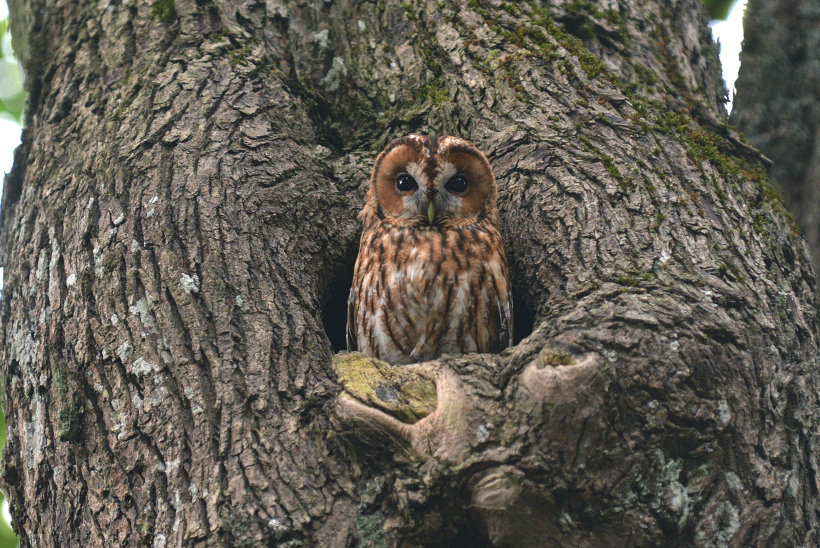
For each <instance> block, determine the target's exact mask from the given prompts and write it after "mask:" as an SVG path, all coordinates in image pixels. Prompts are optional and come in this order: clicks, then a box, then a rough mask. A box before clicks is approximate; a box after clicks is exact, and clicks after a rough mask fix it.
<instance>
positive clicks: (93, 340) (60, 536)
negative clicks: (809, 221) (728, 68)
mask: <svg viewBox="0 0 820 548" xmlns="http://www.w3.org/2000/svg"><path fill="white" fill-rule="evenodd" d="M12 23H13V25H14V31H15V34H16V38H15V40H16V41H17V44H18V50H19V51H20V54H21V57H22V59H23V62H24V65H25V68H26V71H27V88H28V93H29V107H28V108H29V111H28V115H27V126H26V130H25V132H24V138H23V145H22V147H21V149H20V150H19V152H18V157H17V161H16V164H15V168H14V171H13V172H12V174H11V175H10V176H9V177H8V178H7V179H6V182H5V192H4V203H3V207H2V226H1V227H0V245H1V246H2V256H1V257H0V259H2V263H3V265H4V267H5V286H4V289H3V301H2V331H1V332H0V333H1V334H0V337H1V338H0V342H2V348H3V359H2V367H3V370H2V371H3V381H4V387H5V392H6V399H5V410H6V413H7V420H8V424H9V435H8V441H7V445H6V448H5V450H4V467H5V470H4V474H3V476H4V482H5V489H6V492H7V493H8V495H9V498H10V500H11V504H12V513H13V517H14V525H15V528H16V530H18V531H19V532H20V534H21V536H22V538H23V542H24V543H25V544H29V545H53V544H59V545H82V546H104V545H145V544H148V545H153V546H155V547H161V546H168V545H181V544H184V545H214V544H220V543H225V544H230V545H234V546H251V545H264V544H268V545H276V546H297V545H321V546H348V545H351V544H353V545H356V544H358V545H363V546H397V545H419V544H421V545H443V544H455V545H459V544H461V545H471V546H480V545H489V544H496V545H509V546H526V545H532V546H545V545H573V546H598V545H602V544H604V543H608V544H611V545H638V546H645V545H676V544H680V545H689V544H692V543H695V544H700V545H716V546H726V545H758V544H767V543H776V544H777V543H783V544H804V545H811V544H814V543H816V542H817V527H818V517H819V515H818V497H817V494H818V493H817V491H818V483H817V482H818V480H817V477H818V457H817V455H818V439H819V438H818V436H817V431H818V419H819V418H820V417H818V396H817V392H816V390H815V389H814V387H816V386H817V385H818V381H820V379H819V378H818V375H817V355H818V348H817V344H818V340H817V321H816V307H815V303H814V300H813V299H814V276H813V273H812V271H811V268H810V266H809V262H808V260H807V257H806V250H805V246H804V244H803V242H802V240H801V238H800V237H799V235H798V234H797V232H796V230H795V229H794V227H792V226H791V225H790V224H789V222H788V221H787V220H786V219H785V218H784V215H783V208H782V205H781V204H780V203H779V201H778V200H777V198H776V196H775V195H774V194H775V193H773V192H772V191H771V188H770V187H769V186H768V184H767V182H766V175H765V169H764V168H763V167H762V165H761V163H760V157H759V154H758V153H757V152H756V151H755V150H754V149H752V148H750V147H749V146H747V145H744V144H743V143H742V142H741V141H740V140H739V139H738V138H737V136H736V135H735V134H734V133H733V132H732V131H731V130H730V129H727V128H726V126H725V124H724V119H723V118H724V117H723V115H722V105H721V98H722V90H721V88H720V86H719V82H720V78H719V75H718V72H717V60H716V56H715V51H714V49H715V48H714V46H713V45H712V44H711V42H710V41H709V35H708V30H707V28H706V25H705V20H704V17H703V15H702V13H701V8H700V5H699V2H698V1H697V0H678V1H673V2H656V1H650V0H645V1H643V2H641V3H640V5H639V6H636V5H634V3H633V2H626V1H620V0H619V1H617V2H603V1H601V2H572V3H566V2H559V1H557V0H555V1H553V2H542V3H536V2H532V3H508V2H496V1H486V2H485V1H475V0H470V1H468V2H466V4H461V3H459V4H451V3H445V2H433V1H423V0H417V1H415V2H409V3H407V2H406V3H399V2H396V1H389V0H379V1H378V2H355V1H345V0H342V1H339V2H324V1H318V0H316V1H310V2H300V3H296V2H282V1H277V0H266V1H264V2H263V1H259V0H231V1H228V2H219V3H215V2H207V1H195V0H158V1H155V2H117V1H113V0H111V1H109V0H100V1H98V2H68V1H57V2H53V1H46V0H29V1H24V0H17V1H15V2H12ZM410 132H424V133H427V132H435V133H441V134H454V135H461V136H463V137H466V138H468V139H469V140H470V141H472V142H474V143H476V145H477V146H479V147H480V148H481V149H482V150H484V151H485V152H486V153H487V154H488V156H489V158H490V160H491V163H492V164H493V166H494V169H495V173H496V176H497V179H498V181H499V187H500V188H499V205H500V209H501V217H502V229H503V230H502V231H503V237H504V239H505V247H506V249H507V252H508V257H509V260H510V265H511V272H512V278H513V285H514V292H515V298H516V309H517V310H518V317H517V318H516V323H517V324H518V325H519V326H526V325H528V324H532V325H533V331H532V333H520V334H519V337H524V338H523V340H521V342H520V343H519V344H517V345H516V346H514V347H512V348H510V349H508V350H507V351H505V352H504V353H502V354H500V355H470V356H459V357H444V358H442V359H441V360H438V361H436V362H430V363H426V364H419V365H414V366H410V367H409V368H408V369H407V371H405V372H402V373H401V374H392V373H389V372H388V373H386V372H385V369H384V368H383V366H381V365H379V364H377V363H376V364H374V363H373V362H372V361H371V360H368V359H366V358H362V357H361V356H356V355H353V356H350V355H346V356H340V357H337V359H336V361H335V364H336V367H335V369H334V366H333V362H332V357H333V355H334V348H333V345H332V344H331V342H330V341H331V339H333V340H335V338H336V335H337V334H338V333H340V332H341V327H340V326H339V323H340V322H342V321H343V319H342V318H343V316H344V312H343V308H344V301H345V298H346V291H347V287H346V284H347V280H346V278H347V279H349V276H350V271H351V270H352V264H353V259H354V254H355V250H356V242H357V231H358V225H357V222H356V218H355V214H356V212H357V210H358V209H359V207H360V206H361V204H362V200H363V196H364V191H365V189H366V186H367V179H368V173H369V170H370V166H371V163H372V161H373V158H374V157H375V154H376V153H377V152H378V151H379V150H380V149H381V148H382V147H383V145H384V144H385V143H386V142H387V141H388V140H389V139H391V138H393V137H395V136H397V135H401V134H406V133H410ZM337 349H338V348H337ZM357 368H358V369H357ZM339 379H341V383H342V384H343V385H344V386H340V380H339ZM419 417H421V418H419ZM417 419H418V420H417Z"/></svg>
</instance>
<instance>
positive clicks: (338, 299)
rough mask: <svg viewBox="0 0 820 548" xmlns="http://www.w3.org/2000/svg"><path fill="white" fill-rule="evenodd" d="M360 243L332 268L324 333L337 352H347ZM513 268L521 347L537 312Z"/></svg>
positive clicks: (515, 330)
mask: <svg viewBox="0 0 820 548" xmlns="http://www.w3.org/2000/svg"><path fill="white" fill-rule="evenodd" d="M358 244H359V240H358V238H357V239H356V240H355V242H354V243H353V244H351V246H350V249H349V250H348V252H347V253H346V254H345V258H344V260H343V261H342V262H341V263H340V264H338V265H336V268H334V269H333V270H334V276H333V279H332V280H331V281H330V286H329V288H328V293H327V295H328V298H327V300H326V301H325V305H324V308H323V310H322V321H323V323H324V327H325V333H326V334H327V338H328V339H329V340H330V345H331V347H332V348H333V352H334V353H335V352H342V351H344V350H347V340H346V338H345V331H346V327H347V298H348V295H349V294H350V286H351V284H352V283H353V266H354V264H355V262H356V255H357V254H358V251H359V245H358ZM510 266H511V268H510V276H512V289H513V344H518V343H519V342H521V341H522V340H523V339H524V338H526V337H528V336H529V335H530V333H532V330H533V325H534V323H535V313H534V311H533V307H532V306H531V305H530V298H529V296H528V294H527V292H526V291H525V290H524V289H523V288H522V287H521V285H522V284H521V278H520V277H519V276H516V270H515V268H514V267H513V265H510ZM354 343H355V341H354ZM354 349H355V348H354Z"/></svg>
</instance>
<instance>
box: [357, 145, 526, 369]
mask: <svg viewBox="0 0 820 548" xmlns="http://www.w3.org/2000/svg"><path fill="white" fill-rule="evenodd" d="M360 218H361V220H362V223H363V225H364V227H363V232H362V237H361V241H360V244H359V256H358V258H357V260H356V268H355V272H354V275H353V286H352V288H351V290H350V298H349V299H348V327H347V333H348V347H350V348H351V349H352V348H353V347H354V345H355V346H356V347H357V348H358V350H359V351H361V352H364V353H365V354H368V355H370V356H374V357H376V358H379V359H382V360H385V361H387V362H390V363H393V364H406V363H413V362H419V361H425V360H431V359H434V358H437V357H439V356H441V355H442V354H462V353H469V352H497V351H499V350H501V349H503V348H505V347H507V346H509V345H510V344H512V295H511V292H510V282H509V275H508V269H507V259H506V256H505V255H504V248H503V245H502V242H501V235H500V234H499V232H498V226H497V225H498V210H497V206H496V183H495V178H494V176H493V173H492V169H491V168H490V164H489V162H487V159H486V157H485V156H484V155H483V154H482V153H481V152H480V151H479V150H478V149H476V148H475V147H474V146H473V145H471V144H470V143H468V142H467V141H464V140H462V139H458V138H455V137H441V138H439V137H435V136H427V137H421V136H415V135H410V136H407V137H403V138H401V139H397V140H395V141H393V142H392V143H390V144H389V145H388V146H387V148H385V150H384V151H383V152H382V153H381V154H380V155H379V157H378V158H377V159H376V163H375V165H374V166H373V174H372V177H371V180H370V189H369V190H368V193H367V199H366V203H365V206H364V208H363V209H362V212H361V214H360Z"/></svg>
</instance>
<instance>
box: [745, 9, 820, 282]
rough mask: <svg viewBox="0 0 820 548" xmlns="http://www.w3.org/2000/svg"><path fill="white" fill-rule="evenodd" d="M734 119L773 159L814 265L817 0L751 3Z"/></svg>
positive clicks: (817, 265)
mask: <svg viewBox="0 0 820 548" xmlns="http://www.w3.org/2000/svg"><path fill="white" fill-rule="evenodd" d="M744 36H745V39H744V43H743V52H742V54H741V59H742V61H743V63H742V64H741V66H740V74H739V77H738V83H737V88H738V93H737V97H736V99H735V102H734V108H733V110H732V123H734V124H737V126H738V127H739V128H740V129H741V130H743V132H744V133H745V134H746V136H747V137H748V139H749V141H750V142H751V143H752V144H753V145H754V146H756V147H758V148H760V150H761V151H763V153H764V154H766V156H768V157H769V158H771V159H772V162H773V166H772V170H771V180H772V182H773V183H774V184H775V186H777V188H779V189H780V190H781V191H782V192H783V197H784V199H785V202H786V206H787V207H788V209H789V211H791V212H793V213H794V215H795V217H796V218H797V222H798V223H799V224H800V228H801V230H802V232H803V234H804V235H805V237H806V241H807V243H808V245H809V251H810V252H811V256H812V259H813V263H814V270H815V272H817V271H818V270H820V82H818V71H819V70H820V2H818V1H817V0H778V1H775V2H771V1H765V2H764V1H758V0H750V2H749V5H748V7H747V8H746V17H745V19H744Z"/></svg>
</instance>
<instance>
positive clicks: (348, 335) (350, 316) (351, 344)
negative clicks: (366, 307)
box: [345, 286, 358, 352]
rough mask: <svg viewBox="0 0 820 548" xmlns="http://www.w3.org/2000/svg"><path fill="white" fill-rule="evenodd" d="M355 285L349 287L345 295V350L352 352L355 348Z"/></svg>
mask: <svg viewBox="0 0 820 548" xmlns="http://www.w3.org/2000/svg"><path fill="white" fill-rule="evenodd" d="M356 293H357V291H356V287H355V286H354V287H351V288H350V295H348V297H347V329H346V330H345V340H346V342H347V350H348V351H350V352H352V351H354V350H356V349H357V347H358V345H357V344H356Z"/></svg>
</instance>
